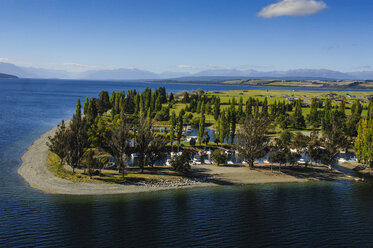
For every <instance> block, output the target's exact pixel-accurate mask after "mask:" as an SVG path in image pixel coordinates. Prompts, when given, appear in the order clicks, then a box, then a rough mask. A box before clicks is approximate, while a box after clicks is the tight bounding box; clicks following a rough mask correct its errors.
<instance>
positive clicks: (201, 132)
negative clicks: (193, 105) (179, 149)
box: [198, 115, 205, 145]
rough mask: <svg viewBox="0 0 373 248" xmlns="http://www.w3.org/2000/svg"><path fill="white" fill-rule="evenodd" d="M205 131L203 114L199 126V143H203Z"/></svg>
mask: <svg viewBox="0 0 373 248" xmlns="http://www.w3.org/2000/svg"><path fill="white" fill-rule="evenodd" d="M204 133H205V116H204V115H202V116H201V118H200V119H199V127H198V144H199V145H201V144H202V137H203V134H204Z"/></svg>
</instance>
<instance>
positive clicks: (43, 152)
mask: <svg viewBox="0 0 373 248" xmlns="http://www.w3.org/2000/svg"><path fill="white" fill-rule="evenodd" d="M56 130H57V127H56V126H55V127H53V128H52V129H50V130H49V131H47V132H45V133H44V134H42V135H41V136H40V137H39V138H38V139H37V140H35V141H34V142H33V143H32V144H31V145H30V146H29V147H28V148H27V149H26V152H25V153H24V154H23V155H22V157H21V161H22V164H21V166H20V167H19V169H18V170H17V173H18V174H19V175H20V176H21V177H22V178H23V179H24V180H25V181H26V182H27V183H28V184H29V186H30V187H32V188H35V189H38V190H41V191H43V192H46V193H51V194H65V195H115V194H131V193H143V192H154V191H162V190H174V189H187V188H196V187H213V186H219V185H249V184H268V183H303V182H315V181H338V180H356V178H355V177H352V176H349V175H346V174H344V173H342V172H340V171H334V172H332V173H330V172H328V171H327V169H326V168H323V167H317V168H312V169H307V170H302V169H301V170H299V171H295V170H288V169H286V168H284V169H283V170H282V171H281V172H280V171H278V170H274V171H273V172H271V170H268V169H264V168H263V167H262V168H261V166H257V167H255V169H250V168H248V167H218V166H212V165H198V166H194V165H193V166H192V170H194V171H195V172H197V173H202V174H204V175H206V177H208V178H210V180H206V181H203V182H201V181H199V182H193V183H191V184H181V185H180V184H177V183H174V184H171V185H167V186H164V185H161V186H154V185H128V184H127V185H122V184H108V183H106V184H105V183H102V184H98V183H86V182H72V181H69V180H66V179H62V178H59V177H57V176H55V175H54V174H53V173H52V172H51V171H50V170H49V169H48V166H47V159H48V146H47V145H46V142H47V140H48V137H49V136H52V135H54V133H55V132H56Z"/></svg>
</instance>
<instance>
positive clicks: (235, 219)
mask: <svg viewBox="0 0 373 248" xmlns="http://www.w3.org/2000/svg"><path fill="white" fill-rule="evenodd" d="M160 86H165V87H166V89H167V91H168V92H170V91H173V92H177V91H179V90H185V89H186V90H195V89H197V88H202V89H203V90H210V91H211V90H229V89H247V90H250V89H267V88H265V87H257V88H253V87H243V86H224V85H201V84H159V83H157V84H155V83H154V84H146V83H141V82H118V81H106V82H105V81H78V80H37V79H16V80H9V79H0V168H1V171H0V186H1V187H0V220H1V221H0V247H30V246H36V247H52V246H53V247H110V246H123V247H192V246H196V247H213V246H215V247H265V246H276V247H320V246H324V247H326V246H327V247H342V246H349V247H372V246H373V225H372V219H373V187H372V185H371V184H370V183H355V182H318V183H298V184H270V185H252V186H236V187H234V186H233V187H232V186H222V187H215V188H200V189H189V190H173V191H165V192H155V193H145V194H135V195H114V196H67V195H66V196H65V195H51V194H46V193H43V192H40V191H38V190H35V189H32V188H30V187H29V186H28V185H27V183H26V182H24V181H23V179H22V178H21V177H20V176H18V174H17V172H16V171H17V169H18V167H19V166H20V157H21V155H22V154H23V153H24V152H25V149H26V148H27V147H28V146H29V145H30V144H31V143H32V142H33V140H35V139H37V137H38V136H40V135H41V134H42V133H44V132H45V131H47V130H48V129H50V128H51V127H52V126H54V125H56V124H58V123H59V122H60V121H61V120H62V119H65V120H66V119H69V118H70V117H71V116H72V114H73V113H74V110H75V104H76V99H77V98H78V97H80V98H81V99H83V98H85V97H96V96H97V95H98V93H99V92H100V91H101V90H107V91H109V92H111V91H113V90H128V89H137V90H143V89H145V88H146V87H151V88H157V87H160ZM268 89H274V88H268ZM279 89H291V88H279ZM296 90H300V89H298V88H297V89H296ZM313 90H314V89H313ZM328 90H329V89H328Z"/></svg>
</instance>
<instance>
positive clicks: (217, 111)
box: [214, 97, 220, 120]
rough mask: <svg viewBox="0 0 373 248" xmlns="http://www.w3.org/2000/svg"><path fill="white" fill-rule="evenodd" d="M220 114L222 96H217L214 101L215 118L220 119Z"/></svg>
mask: <svg viewBox="0 0 373 248" xmlns="http://www.w3.org/2000/svg"><path fill="white" fill-rule="evenodd" d="M219 115H220V98H219V97H217V98H216V99H215V102H214V119H215V120H218V118H219Z"/></svg>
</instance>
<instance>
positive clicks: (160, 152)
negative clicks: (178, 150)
mask: <svg viewBox="0 0 373 248" xmlns="http://www.w3.org/2000/svg"><path fill="white" fill-rule="evenodd" d="M152 135H153V138H152V141H151V142H150V143H149V147H148V152H147V156H146V158H147V164H148V165H150V166H152V167H153V166H154V164H155V162H157V161H158V160H160V159H162V158H163V157H164V156H165V155H166V152H167V151H166V145H167V143H168V141H167V139H166V137H164V136H162V135H155V134H152Z"/></svg>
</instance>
